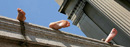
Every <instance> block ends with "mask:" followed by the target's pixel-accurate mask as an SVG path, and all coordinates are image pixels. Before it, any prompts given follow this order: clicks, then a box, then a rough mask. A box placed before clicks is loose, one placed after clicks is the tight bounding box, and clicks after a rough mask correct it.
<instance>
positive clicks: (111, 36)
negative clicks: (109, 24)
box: [105, 28, 117, 43]
mask: <svg viewBox="0 0 130 47" xmlns="http://www.w3.org/2000/svg"><path fill="white" fill-rule="evenodd" d="M116 34H117V30H116V29H115V28H113V29H112V30H111V32H110V34H109V35H108V37H107V38H106V40H105V42H107V43H108V42H110V41H111V40H112V39H113V38H114V37H115V36H116Z"/></svg>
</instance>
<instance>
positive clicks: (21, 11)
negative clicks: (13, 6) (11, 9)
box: [17, 8, 26, 21]
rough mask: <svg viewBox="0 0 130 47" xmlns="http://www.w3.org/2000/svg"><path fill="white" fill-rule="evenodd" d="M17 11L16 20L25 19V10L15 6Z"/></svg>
mask: <svg viewBox="0 0 130 47" xmlns="http://www.w3.org/2000/svg"><path fill="white" fill-rule="evenodd" d="M17 11H18V16H17V20H19V21H25V20H26V17H25V12H24V11H23V10H22V9H20V8H17Z"/></svg>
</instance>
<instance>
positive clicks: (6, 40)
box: [0, 16, 119, 47]
mask: <svg viewBox="0 0 130 47" xmlns="http://www.w3.org/2000/svg"><path fill="white" fill-rule="evenodd" d="M24 25H25V34H26V37H27V40H25V38H24V37H23V35H22V34H21V32H20V24H19V21H17V20H14V19H11V18H7V17H3V16H0V46H3V47H21V46H26V45H27V46H29V47H111V46H113V47H116V46H119V45H115V44H114V45H109V44H107V43H104V42H102V41H100V40H96V39H92V38H88V37H87V38H86V37H82V36H78V35H73V34H70V33H66V32H63V31H58V30H53V29H50V28H47V27H43V26H39V25H35V24H31V23H27V22H25V24H24ZM23 43H25V45H24V44H23ZM22 44H23V45H22Z"/></svg>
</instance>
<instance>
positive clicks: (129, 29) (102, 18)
mask: <svg viewBox="0 0 130 47" xmlns="http://www.w3.org/2000/svg"><path fill="white" fill-rule="evenodd" d="M56 2H57V3H58V4H59V5H60V9H59V12H60V13H63V14H65V15H67V16H68V19H70V20H71V21H73V24H74V25H76V26H78V27H79V28H80V29H81V30H82V32H83V33H84V34H85V35H86V36H87V37H91V38H95V39H99V40H100V39H102V38H106V37H107V36H108V34H109V33H110V31H111V29H112V28H116V29H117V30H118V33H117V35H116V37H115V38H114V39H113V41H112V42H113V43H116V44H119V45H123V46H126V47H129V46H130V45H129V44H130V21H129V20H130V0H56Z"/></svg>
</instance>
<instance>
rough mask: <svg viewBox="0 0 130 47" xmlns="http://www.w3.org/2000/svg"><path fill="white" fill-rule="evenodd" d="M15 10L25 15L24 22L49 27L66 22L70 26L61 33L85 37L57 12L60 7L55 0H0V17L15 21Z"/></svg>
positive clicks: (63, 15)
mask: <svg viewBox="0 0 130 47" xmlns="http://www.w3.org/2000/svg"><path fill="white" fill-rule="evenodd" d="M17 8H21V9H22V10H23V11H24V12H25V13H26V21H25V22H29V23H33V24H37V25H41V26H44V27H49V26H48V25H49V24H50V23H51V22H55V21H59V20H67V21H69V22H70V25H71V26H70V27H67V28H63V29H60V30H61V31H64V32H68V33H72V34H76V35H79V36H84V37H86V35H85V34H84V33H83V32H82V31H81V30H80V29H79V28H78V27H77V26H75V25H73V24H72V21H71V20H68V19H67V15H65V14H62V13H60V12H58V10H59V8H60V6H59V5H58V4H57V3H56V1H55V0H0V15H1V16H5V17H9V18H13V19H16V17H17V13H18V12H17Z"/></svg>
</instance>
